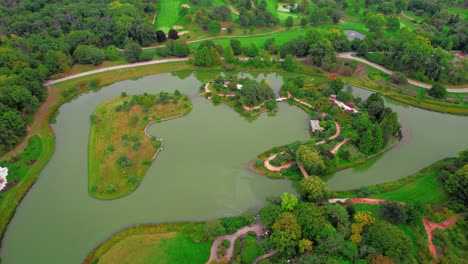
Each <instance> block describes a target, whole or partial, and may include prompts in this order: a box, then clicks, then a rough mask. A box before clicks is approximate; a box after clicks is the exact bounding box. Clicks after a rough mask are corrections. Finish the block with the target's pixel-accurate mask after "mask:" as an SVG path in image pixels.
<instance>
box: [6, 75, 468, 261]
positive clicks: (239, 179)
mask: <svg viewBox="0 0 468 264" xmlns="http://www.w3.org/2000/svg"><path fill="white" fill-rule="evenodd" d="M265 76H266V77H267V79H268V80H269V82H270V83H271V85H272V87H273V88H274V89H275V90H276V91H278V90H279V88H280V86H281V84H282V76H281V75H277V74H269V75H264V74H256V75H255V76H254V77H256V78H263V77H265ZM211 77H213V73H209V72H208V73H207V72H203V73H202V72H198V73H195V74H191V73H186V72H184V73H178V74H177V76H173V75H171V74H160V75H155V76H150V77H146V78H142V79H140V80H137V81H124V82H120V83H117V84H114V85H111V86H110V87H106V88H104V89H101V90H99V91H97V92H92V93H88V94H84V95H81V96H79V97H78V98H77V99H75V100H73V101H71V102H70V103H67V104H65V105H64V106H63V107H61V108H60V115H59V116H58V118H57V123H56V124H55V125H54V126H53V128H54V131H55V133H56V137H57V139H56V142H57V146H56V151H55V154H54V156H53V158H52V160H51V161H50V162H49V164H48V165H47V167H46V168H45V169H44V171H43V172H42V174H41V176H40V178H39V180H38V181H37V183H36V184H35V185H34V187H33V188H32V189H31V191H30V192H29V193H28V195H27V196H26V197H25V199H24V200H23V202H22V203H21V205H20V206H19V207H18V210H17V213H16V215H15V217H14V218H13V220H12V222H11V224H10V226H9V228H8V230H7V233H6V234H5V237H4V240H3V244H2V249H1V252H0V254H1V257H2V259H3V263H7V264H10V263H13V264H16V263H18V264H23V263H39V264H42V263H60V264H62V263H80V262H81V261H82V260H83V259H84V258H85V257H86V255H87V254H88V253H89V252H90V251H91V250H92V249H93V248H94V247H95V246H97V245H98V244H99V243H101V242H103V241H104V240H106V239H107V238H108V237H109V236H110V235H111V234H113V233H114V232H116V231H118V230H121V229H123V228H125V227H127V226H131V225H134V224H137V223H155V222H167V221H186V220H206V219H212V218H217V217H222V216H230V215H236V214H239V213H241V212H244V211H246V210H248V209H255V208H259V207H261V206H262V205H263V204H264V203H265V202H266V198H267V197H269V196H274V195H279V194H281V193H282V192H284V191H290V192H292V191H293V190H292V187H291V183H290V182H288V181H285V180H269V179H266V178H265V177H262V176H258V175H256V174H253V173H251V172H249V171H248V170H247V169H246V164H247V162H248V161H249V160H251V159H253V158H254V157H255V156H256V155H257V154H259V153H261V152H263V151H264V150H266V149H269V148H271V147H273V146H276V145H282V144H287V143H290V142H292V141H294V140H298V139H299V140H304V139H306V137H307V134H306V133H305V132H304V130H305V129H306V128H307V116H306V114H305V113H304V112H303V111H301V110H299V109H298V108H296V107H294V106H288V105H287V104H279V110H278V113H277V115H276V116H274V117H269V116H266V115H262V116H260V117H259V118H258V119H257V120H255V121H254V122H247V121H245V119H243V118H241V117H240V116H239V115H238V114H237V113H235V112H234V111H233V110H231V109H230V108H228V107H225V106H213V105H212V104H211V103H210V102H209V101H207V100H206V99H204V98H202V97H200V96H198V89H199V87H200V85H201V82H200V80H204V79H208V78H211ZM175 89H179V90H180V91H181V92H183V93H185V94H188V95H189V96H190V97H191V99H192V101H193V111H192V112H191V113H190V114H189V115H188V116H186V117H183V118H180V119H175V120H172V121H168V122H165V123H161V124H156V125H154V126H152V127H151V128H150V132H151V133H153V134H154V135H156V136H158V137H162V138H164V140H165V143H166V146H165V148H164V151H163V152H162V153H161V154H160V155H159V156H158V158H157V160H156V161H155V162H154V164H153V166H152V167H151V168H150V169H149V171H148V173H147V175H146V176H145V179H144V181H143V182H142V184H141V185H140V187H139V188H138V189H137V190H136V191H135V192H134V193H133V194H131V195H129V196H127V197H125V198H122V199H118V200H115V201H99V200H95V199H93V198H91V197H90V196H89V195H88V194H87V142H88V131H89V115H90V114H91V113H93V111H94V109H95V108H96V107H97V106H98V105H99V104H100V103H102V102H103V101H105V100H107V99H110V98H112V97H115V96H119V95H120V93H121V92H122V91H126V92H127V93H128V94H141V93H144V92H148V93H157V92H159V91H174V90H175ZM355 92H356V93H363V94H364V95H365V94H366V93H367V92H366V91H364V90H360V89H358V90H356V91H355ZM392 107H394V109H395V110H397V111H398V113H399V114H400V116H401V118H402V120H403V121H404V122H406V123H407V124H408V125H409V127H410V130H411V133H412V135H411V137H410V138H409V140H408V142H407V143H406V144H402V145H400V146H398V147H397V148H396V149H393V150H391V151H389V152H387V153H386V154H384V155H382V156H381V157H380V158H378V159H377V160H375V162H374V163H373V164H372V166H371V167H370V168H367V167H359V168H356V169H349V170H345V171H342V172H339V173H337V174H336V175H335V176H334V177H333V178H332V179H331V180H330V181H329V185H330V187H331V188H333V189H346V188H357V187H360V186H361V185H364V184H375V183H379V182H385V181H390V180H393V179H397V178H402V177H405V176H407V175H408V174H410V173H413V172H415V171H417V170H418V169H419V168H421V167H423V166H425V165H428V164H430V163H432V162H434V161H436V160H438V159H440V158H443V157H446V156H451V155H455V154H456V153H457V152H458V151H459V150H461V149H463V148H467V147H468V146H467V143H466V142H467V140H466V139H465V140H464V138H463V136H466V135H467V134H468V122H467V120H468V119H467V118H463V117H455V116H450V115H442V114H437V113H433V112H428V111H424V110H420V109H417V108H412V107H406V106H401V105H392Z"/></svg>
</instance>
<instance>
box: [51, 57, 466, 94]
mask: <svg viewBox="0 0 468 264" xmlns="http://www.w3.org/2000/svg"><path fill="white" fill-rule="evenodd" d="M352 55H354V52H344V53H338V55H337V57H338V58H342V59H353V60H357V61H360V62H362V63H365V64H368V65H370V66H372V67H374V68H376V69H378V70H381V71H383V72H385V73H388V74H392V73H393V71H391V70H389V69H387V68H385V67H383V66H381V65H378V64H375V63H373V62H370V61H368V60H366V59H363V58H359V57H353V56H352ZM188 60H189V58H172V59H163V60H152V61H145V62H137V63H130V64H124V65H117V66H112V67H106V68H101V69H97V70H92V71H87V72H82V73H78V74H75V75H71V76H68V77H64V78H61V79H57V80H50V81H47V82H46V83H44V86H48V85H51V84H56V83H59V82H63V81H67V80H71V79H75V78H79V77H83V76H87V75H91V74H95V73H100V72H106V71H113V70H118V69H126V68H133V67H138V66H144V65H153V64H161V63H167V62H177V61H188ZM301 60H304V58H301ZM408 82H409V83H411V84H413V85H416V86H418V87H422V88H425V89H429V88H431V86H432V85H431V84H427V83H422V82H418V81H415V80H412V79H408ZM447 91H449V92H452V93H468V87H460V88H455V89H454V88H448V89H447Z"/></svg>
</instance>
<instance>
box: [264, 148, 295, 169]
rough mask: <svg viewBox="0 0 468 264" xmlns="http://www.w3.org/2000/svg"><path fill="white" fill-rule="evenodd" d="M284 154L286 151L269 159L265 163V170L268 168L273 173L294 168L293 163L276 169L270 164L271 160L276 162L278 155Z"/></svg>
mask: <svg viewBox="0 0 468 264" xmlns="http://www.w3.org/2000/svg"><path fill="white" fill-rule="evenodd" d="M284 152H285V151H281V152H280V153H276V154H275V155H273V156H270V157H268V158H267V159H266V160H265V161H264V162H263V166H265V168H267V169H268V170H271V171H281V170H282V169H287V168H290V167H291V166H292V161H291V162H289V163H288V164H284V165H283V166H279V167H275V166H273V165H271V164H270V160H274V159H275V158H276V156H277V155H278V154H283V153H284Z"/></svg>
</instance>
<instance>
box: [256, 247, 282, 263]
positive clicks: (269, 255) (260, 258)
mask: <svg viewBox="0 0 468 264" xmlns="http://www.w3.org/2000/svg"><path fill="white" fill-rule="evenodd" d="M276 253H277V251H276V250H273V249H272V250H270V252H268V253H266V254H265V255H263V256H260V257H258V258H256V259H255V261H254V262H253V263H252V264H257V263H258V262H260V261H261V260H262V259H266V258H269V257H271V256H273V255H275V254H276Z"/></svg>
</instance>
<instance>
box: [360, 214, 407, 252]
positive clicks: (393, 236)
mask: <svg viewBox="0 0 468 264" xmlns="http://www.w3.org/2000/svg"><path fill="white" fill-rule="evenodd" d="M362 243H363V244H364V245H367V246H370V247H373V248H375V249H376V250H377V252H376V253H382V254H383V255H385V256H388V257H391V258H393V259H395V260H405V259H407V258H408V257H409V256H411V253H412V252H413V244H412V243H411V240H410V239H409V237H408V236H407V235H406V234H405V232H403V231H401V230H400V229H399V228H398V227H396V226H393V225H391V224H389V223H386V222H383V221H382V222H377V223H376V224H374V225H372V226H370V227H369V230H368V231H367V232H366V233H365V234H364V236H363V240H362Z"/></svg>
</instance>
